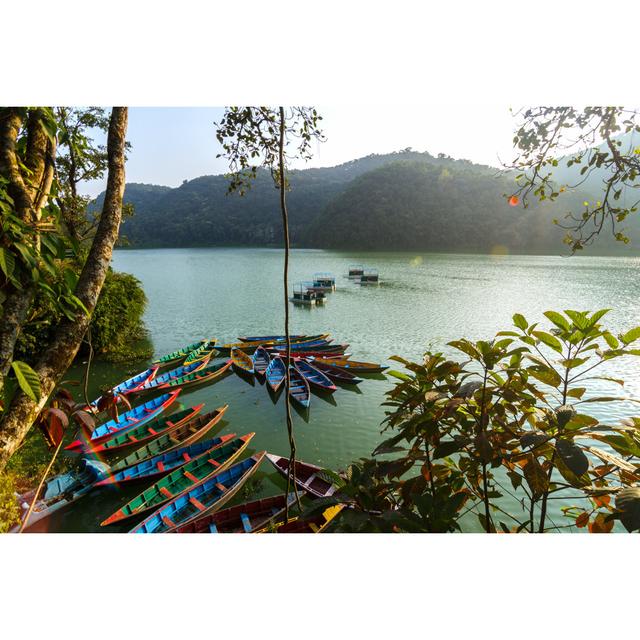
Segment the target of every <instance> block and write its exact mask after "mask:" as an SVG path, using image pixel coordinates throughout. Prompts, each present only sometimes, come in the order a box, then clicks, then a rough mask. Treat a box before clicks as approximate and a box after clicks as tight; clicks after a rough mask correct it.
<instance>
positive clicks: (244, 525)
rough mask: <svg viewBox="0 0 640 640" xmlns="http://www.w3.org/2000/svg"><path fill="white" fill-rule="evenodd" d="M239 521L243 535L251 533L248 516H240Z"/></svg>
mask: <svg viewBox="0 0 640 640" xmlns="http://www.w3.org/2000/svg"><path fill="white" fill-rule="evenodd" d="M240 520H242V528H243V529H244V532H245V533H251V520H249V516H248V515H247V514H246V513H241V514H240Z"/></svg>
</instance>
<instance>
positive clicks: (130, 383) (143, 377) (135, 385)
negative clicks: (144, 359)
mask: <svg viewBox="0 0 640 640" xmlns="http://www.w3.org/2000/svg"><path fill="white" fill-rule="evenodd" d="M158 369H159V367H158V366H157V365H154V366H153V367H149V368H148V369H145V370H144V371H142V372H141V373H137V374H136V375H135V376H132V377H131V378H129V379H128V380H125V381H124V382H121V383H120V384H117V385H116V386H115V387H113V388H112V389H111V393H112V394H113V395H115V396H116V402H120V401H121V400H120V397H119V396H120V395H124V394H127V393H133V392H135V391H136V390H137V389H139V388H140V387H142V386H144V385H145V384H147V383H148V382H151V380H153V379H154V378H155V376H156V373H158ZM101 399H102V396H100V397H99V398H96V399H95V400H94V401H93V402H92V403H91V404H90V405H89V406H90V407H91V408H92V409H97V408H98V402H100V400H101Z"/></svg>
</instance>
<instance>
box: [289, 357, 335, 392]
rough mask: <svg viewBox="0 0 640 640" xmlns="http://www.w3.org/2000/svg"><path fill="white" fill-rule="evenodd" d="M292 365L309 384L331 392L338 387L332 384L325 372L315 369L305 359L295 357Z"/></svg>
mask: <svg viewBox="0 0 640 640" xmlns="http://www.w3.org/2000/svg"><path fill="white" fill-rule="evenodd" d="M294 367H295V368H296V369H297V370H298V371H299V372H300V373H301V374H302V375H303V376H304V377H305V378H306V380H307V382H308V383H309V384H310V385H313V386H314V387H316V388H317V389H321V390H322V391H328V392H329V393H333V392H334V391H335V390H336V389H337V388H338V387H336V385H335V384H333V382H331V380H329V378H328V376H327V375H326V374H324V373H323V372H322V371H320V370H319V369H316V368H315V367H314V366H313V365H310V364H309V363H308V362H306V361H305V360H302V359H300V358H296V359H295V360H294Z"/></svg>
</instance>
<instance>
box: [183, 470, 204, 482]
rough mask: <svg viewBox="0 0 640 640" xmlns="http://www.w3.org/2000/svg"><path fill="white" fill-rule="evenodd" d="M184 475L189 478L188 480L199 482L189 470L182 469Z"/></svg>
mask: <svg viewBox="0 0 640 640" xmlns="http://www.w3.org/2000/svg"><path fill="white" fill-rule="evenodd" d="M184 475H185V477H187V478H189V480H191V481H192V482H200V480H199V479H198V478H196V477H195V476H194V475H193V473H191V471H186V470H185V471H184Z"/></svg>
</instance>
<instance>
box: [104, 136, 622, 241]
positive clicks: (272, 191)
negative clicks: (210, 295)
mask: <svg viewBox="0 0 640 640" xmlns="http://www.w3.org/2000/svg"><path fill="white" fill-rule="evenodd" d="M289 181H290V184H291V190H290V191H289V192H288V194H287V201H288V204H289V207H288V208H289V220H290V235H291V241H292V245H293V246H298V247H315V248H326V249H352V250H353V249H380V250H382V249H387V250H404V249H406V250H412V251H414V250H443V251H478V252H490V251H492V250H494V249H495V247H496V245H500V250H506V251H509V252H514V253H540V252H552V253H559V252H566V248H564V247H563V245H562V236H563V232H562V230H560V229H558V228H557V227H556V226H554V225H553V224H552V219H553V218H554V217H557V218H561V217H562V216H563V215H564V213H565V212H566V210H567V209H568V206H567V205H569V204H570V203H571V202H573V204H574V205H575V206H579V202H581V200H582V199H584V197H585V194H584V193H576V194H569V195H567V197H566V198H565V199H564V200H563V201H562V202H558V203H556V204H551V203H542V204H538V203H533V204H532V206H531V207H530V208H529V209H527V210H523V209H522V208H511V207H509V206H508V205H507V203H506V201H505V199H504V197H503V194H504V193H510V192H511V191H512V190H513V188H514V182H513V178H511V176H510V175H500V172H499V171H498V170H497V169H495V168H492V167H488V166H485V165H478V164H474V163H472V162H470V161H468V160H454V159H453V158H450V157H448V156H445V155H443V154H440V155H439V156H437V157H436V156H433V155H431V154H429V153H426V152H416V151H413V150H411V149H405V150H403V151H399V152H396V153H390V154H383V155H376V154H372V155H369V156H366V157H364V158H359V159H357V160H352V161H350V162H346V163H344V164H341V165H338V166H335V167H322V168H312V169H299V170H293V171H291V172H290V174H289ZM227 187H228V179H227V178H226V177H225V176H224V175H215V176H201V177H199V178H195V179H193V180H189V181H185V182H184V183H183V184H182V185H181V186H179V187H176V188H171V187H161V186H156V185H146V184H138V183H128V184H127V185H126V189H125V197H124V199H125V202H127V203H131V204H133V206H134V209H135V215H134V216H133V217H131V218H127V219H125V220H124V221H123V224H122V229H121V236H122V237H124V238H126V241H127V243H128V244H129V245H130V246H132V247H194V246H225V245H227V246H229V245H239V246H281V243H282V229H281V214H280V209H279V199H278V191H277V189H276V188H275V187H274V184H273V180H272V178H271V175H270V174H269V173H268V172H267V171H265V170H261V171H259V172H258V176H257V178H256V180H255V182H254V184H253V186H252V188H251V189H250V190H249V191H248V192H247V194H246V195H245V196H243V197H240V196H238V195H237V194H229V195H228V194H227ZM103 198H104V196H103V194H101V195H100V196H98V198H97V199H96V200H95V201H94V202H93V203H92V207H94V208H98V207H100V206H101V205H102V201H103ZM600 249H604V252H605V253H609V252H612V251H613V252H618V249H619V248H618V247H617V246H616V245H615V243H611V242H606V241H605V242H603V243H600Z"/></svg>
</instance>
